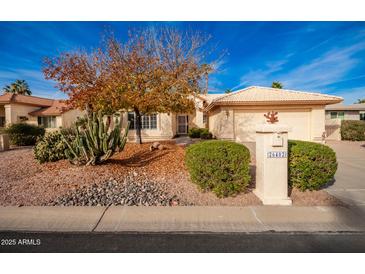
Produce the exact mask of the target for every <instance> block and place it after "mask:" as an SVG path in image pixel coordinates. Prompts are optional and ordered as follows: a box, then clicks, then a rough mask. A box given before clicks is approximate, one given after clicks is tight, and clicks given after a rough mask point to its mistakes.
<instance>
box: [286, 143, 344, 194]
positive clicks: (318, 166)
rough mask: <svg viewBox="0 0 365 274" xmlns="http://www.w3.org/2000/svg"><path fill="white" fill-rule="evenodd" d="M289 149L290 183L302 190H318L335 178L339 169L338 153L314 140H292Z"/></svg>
mask: <svg viewBox="0 0 365 274" xmlns="http://www.w3.org/2000/svg"><path fill="white" fill-rule="evenodd" d="M288 146H289V148H288V150H289V163H288V166H289V172H288V176H289V185H290V186H293V187H296V188H299V189H300V190H302V191H304V190H307V189H308V190H318V189H319V188H320V187H321V186H323V185H325V184H327V183H328V182H329V181H330V180H331V179H333V177H334V175H335V173H336V170H337V161H336V153H335V152H334V151H333V149H331V148H330V147H328V146H326V145H322V144H318V143H313V142H304V141H292V140H290V141H289V143H288Z"/></svg>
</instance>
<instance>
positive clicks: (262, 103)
mask: <svg viewBox="0 0 365 274" xmlns="http://www.w3.org/2000/svg"><path fill="white" fill-rule="evenodd" d="M342 101H343V99H338V100H290V101H239V102H237V101H227V102H217V101H216V102H212V103H211V104H209V105H208V106H207V107H206V108H205V109H204V111H205V112H206V111H209V110H211V109H213V108H214V107H216V106H253V105H255V106H267V105H308V104H310V105H329V104H337V103H340V102H342Z"/></svg>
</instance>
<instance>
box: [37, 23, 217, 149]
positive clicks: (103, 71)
mask: <svg viewBox="0 0 365 274" xmlns="http://www.w3.org/2000/svg"><path fill="white" fill-rule="evenodd" d="M209 40H210V37H209V36H206V35H203V34H201V33H199V32H186V33H182V32H180V31H178V30H177V29H172V28H160V29H154V28H149V29H144V30H137V31H134V32H130V33H129V36H128V40H127V41H125V42H121V41H118V40H117V39H116V38H115V37H114V36H109V38H108V39H106V42H105V43H104V44H103V45H102V46H101V47H99V48H97V49H96V50H94V51H93V52H91V53H87V52H83V51H77V52H73V53H72V52H67V53H63V54H61V55H60V56H58V57H56V58H53V59H51V58H46V59H45V62H44V69H43V72H44V75H45V77H46V79H52V80H54V81H56V83H57V87H58V88H59V89H60V90H61V91H63V92H65V93H67V94H68V96H69V103H70V104H71V105H72V106H74V107H78V108H80V109H86V108H89V109H91V110H93V111H99V110H102V111H103V112H104V113H105V114H110V113H114V112H117V111H121V110H133V111H134V112H135V114H136V135H137V138H136V140H137V142H138V143H142V138H141V115H143V114H151V113H156V112H160V113H170V112H191V111H193V110H194V108H195V105H194V96H195V95H197V94H200V93H203V92H206V90H207V87H204V85H205V86H206V85H207V79H208V75H209V73H211V72H213V71H214V68H215V61H210V62H207V60H206V59H207V58H208V55H209V54H210V53H211V51H210V49H208V41H209Z"/></svg>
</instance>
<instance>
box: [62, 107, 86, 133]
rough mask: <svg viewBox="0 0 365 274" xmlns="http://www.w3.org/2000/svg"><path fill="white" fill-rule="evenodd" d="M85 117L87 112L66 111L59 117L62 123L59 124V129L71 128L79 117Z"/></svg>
mask: <svg viewBox="0 0 365 274" xmlns="http://www.w3.org/2000/svg"><path fill="white" fill-rule="evenodd" d="M83 116H85V112H84V111H81V110H78V109H72V110H69V111H66V112H65V113H63V114H62V115H61V116H59V117H60V122H59V123H58V122H57V127H63V128H68V127H71V126H72V124H73V123H74V122H76V120H77V118H78V117H83ZM57 118H58V117H57Z"/></svg>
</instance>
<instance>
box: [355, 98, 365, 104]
mask: <svg viewBox="0 0 365 274" xmlns="http://www.w3.org/2000/svg"><path fill="white" fill-rule="evenodd" d="M356 104H365V99H357V102H356Z"/></svg>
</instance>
